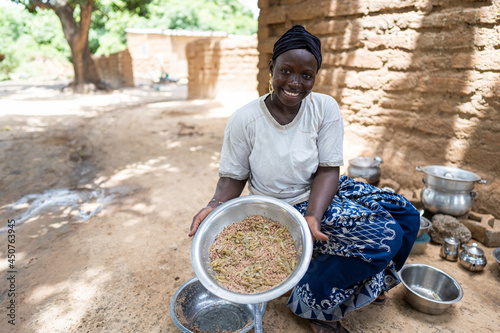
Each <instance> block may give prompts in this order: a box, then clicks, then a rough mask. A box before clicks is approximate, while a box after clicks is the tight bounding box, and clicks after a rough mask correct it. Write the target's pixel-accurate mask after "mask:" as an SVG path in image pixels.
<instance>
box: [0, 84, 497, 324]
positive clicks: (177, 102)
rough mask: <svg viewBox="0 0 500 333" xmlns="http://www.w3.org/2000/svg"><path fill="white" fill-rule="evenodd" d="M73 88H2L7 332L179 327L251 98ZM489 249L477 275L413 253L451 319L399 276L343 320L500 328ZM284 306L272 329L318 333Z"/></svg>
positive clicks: (1, 307) (274, 311)
mask: <svg viewBox="0 0 500 333" xmlns="http://www.w3.org/2000/svg"><path fill="white" fill-rule="evenodd" d="M64 84H65V83H64V82H51V83H47V82H41V83H37V82H28V83H27V82H12V81H9V82H2V83H0V165H1V167H0V172H1V178H0V189H1V191H2V192H1V193H2V195H1V196H0V221H2V222H1V226H2V229H1V233H0V245H1V246H0V272H1V273H2V276H3V278H2V282H0V285H1V287H0V331H2V332H40V333H45V332H178V331H179V330H178V329H177V327H176V326H175V324H174V323H173V321H172V320H171V318H170V313H169V303H170V300H171V297H172V295H173V294H174V293H175V291H176V290H177V289H178V288H179V287H180V286H181V285H182V284H183V283H184V282H185V281H187V280H189V279H190V278H192V277H193V276H194V272H193V269H192V267H191V262H190V244H191V239H190V238H189V237H188V236H187V234H188V229H189V226H190V224H191V220H192V216H193V215H194V214H195V213H196V212H197V211H198V210H199V209H200V208H201V207H203V206H205V204H206V203H207V201H208V200H209V199H210V198H211V195H212V193H213V190H214V186H215V184H216V181H217V163H218V159H219V151H220V148H221V144H222V138H223V130H224V126H225V123H226V121H227V118H228V117H229V115H230V114H231V112H233V111H234V110H235V109H236V108H237V107H239V106H241V105H243V104H244V103H245V102H246V100H245V99H243V98H241V96H239V97H238V99H230V98H226V99H224V100H223V101H186V100H185V96H186V87H185V86H182V85H164V86H159V87H158V89H155V87H140V88H134V89H124V90H120V91H115V92H112V93H94V94H87V95H72V94H70V93H67V92H64V91H62V90H61V88H62V87H63V86H64ZM254 97H256V96H254V95H253V94H251V93H250V94H248V96H247V100H248V101H249V100H251V99H253V98H254ZM9 222H10V223H9ZM9 231H10V232H11V233H10V235H15V237H10V238H8V235H9ZM12 232H15V233H12ZM11 240H14V241H15V243H10V245H12V247H10V252H9V241H11ZM480 246H481V244H480ZM483 248H484V247H483ZM484 249H485V250H486V255H487V258H488V261H489V263H488V265H487V267H486V269H485V270H484V271H483V272H479V273H472V272H469V271H466V270H464V269H462V268H461V267H460V266H459V264H458V263H456V262H448V261H444V260H442V259H441V258H440V257H439V247H438V246H437V245H433V244H431V245H429V246H428V248H427V249H426V251H425V253H424V254H422V255H412V256H411V257H410V258H409V261H408V262H420V263H426V264H431V265H433V266H436V267H438V268H440V269H442V270H444V271H446V272H447V273H449V274H450V275H452V276H453V277H454V278H456V279H457V280H458V281H459V283H460V284H461V285H462V287H463V289H464V297H463V299H462V300H461V301H460V302H459V303H457V304H455V305H453V306H451V307H450V308H449V309H448V310H446V311H445V312H444V313H443V314H441V315H428V314H424V313H421V312H418V311H417V310H415V309H413V308H412V307H411V306H409V305H408V304H407V303H406V301H405V300H404V298H403V294H404V287H403V286H402V285H399V286H398V287H396V288H395V289H393V290H392V291H391V292H390V293H389V294H388V298H389V299H388V302H387V303H386V304H385V305H382V306H378V305H369V306H366V307H365V308H363V309H360V310H358V311H355V312H352V313H350V314H348V315H347V317H346V318H345V319H344V320H343V324H344V325H345V327H347V328H348V329H349V330H350V331H351V332H494V331H497V332H498V330H499V328H500V287H499V286H500V267H499V265H498V264H496V263H495V262H494V260H493V257H492V255H491V250H492V249H488V248H484ZM9 254H14V255H15V258H14V259H13V260H11V261H9V260H8V258H7V256H8V255H9ZM11 258H13V257H11ZM10 265H12V266H10ZM10 272H13V273H10ZM12 277H13V278H12ZM9 278H10V280H9ZM286 301H287V299H286V297H285V296H283V297H279V298H277V299H275V300H272V301H270V302H269V303H268V305H267V311H266V312H265V314H264V318H263V328H264V332H291V333H295V332H297V333H298V332H308V331H309V327H308V324H307V322H306V321H304V320H302V319H300V318H298V317H296V316H294V315H293V314H292V313H291V312H290V311H289V310H288V308H287V307H286ZM11 302H15V303H14V304H15V307H14V310H13V311H12V306H11V304H12V303H11ZM8 307H11V309H9V308H8ZM12 314H13V315H14V317H12V316H10V317H9V315H12ZM9 320H14V321H13V323H15V325H12V324H11V323H9Z"/></svg>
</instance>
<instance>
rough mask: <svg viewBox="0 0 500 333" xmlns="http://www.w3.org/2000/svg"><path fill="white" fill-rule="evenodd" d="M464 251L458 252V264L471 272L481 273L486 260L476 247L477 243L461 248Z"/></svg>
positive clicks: (481, 251) (482, 252)
mask: <svg viewBox="0 0 500 333" xmlns="http://www.w3.org/2000/svg"><path fill="white" fill-rule="evenodd" d="M463 248H464V250H463V251H462V252H460V255H459V258H460V264H462V266H463V267H465V268H466V269H468V270H469V271H471V272H479V271H482V270H483V268H484V267H485V266H486V263H487V260H486V257H485V255H484V251H483V250H481V249H480V248H479V247H477V243H472V245H470V246H467V245H464V246H463Z"/></svg>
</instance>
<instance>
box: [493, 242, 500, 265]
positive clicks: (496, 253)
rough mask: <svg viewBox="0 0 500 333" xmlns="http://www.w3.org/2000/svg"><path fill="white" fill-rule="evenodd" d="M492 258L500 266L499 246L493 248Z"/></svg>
mask: <svg viewBox="0 0 500 333" xmlns="http://www.w3.org/2000/svg"><path fill="white" fill-rule="evenodd" d="M493 259H495V261H496V262H497V264H498V267H500V247H497V248H496V249H494V250H493Z"/></svg>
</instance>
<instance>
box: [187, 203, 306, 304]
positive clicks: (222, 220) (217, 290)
mask: <svg viewBox="0 0 500 333" xmlns="http://www.w3.org/2000/svg"><path fill="white" fill-rule="evenodd" d="M252 215H261V216H264V217H265V218H268V219H271V220H273V221H274V222H278V223H280V224H281V225H284V226H287V227H288V230H289V231H290V233H291V235H292V237H293V238H294V239H295V247H296V249H297V257H296V260H297V265H296V267H295V269H294V270H293V271H292V273H291V275H290V276H289V277H288V279H287V280H285V281H284V282H283V283H281V284H280V285H278V286H276V287H274V288H273V289H270V290H268V291H265V292H261V293H256V294H241V293H236V292H232V291H229V290H227V289H225V288H224V287H222V286H221V285H220V284H219V283H218V282H217V280H215V279H214V277H213V276H214V275H215V274H214V271H213V270H212V267H211V266H210V258H209V253H208V248H209V246H210V245H211V244H212V243H213V242H214V240H215V237H216V236H217V235H218V234H219V233H220V232H222V230H223V229H224V227H226V226H228V225H230V224H232V223H235V222H241V221H242V220H243V219H244V218H246V217H247V216H252ZM312 250H313V242H312V236H311V232H310V231H309V227H308V225H307V222H306V220H305V219H304V217H303V216H302V215H301V214H300V213H299V212H298V211H297V210H296V209H295V208H293V206H291V205H289V204H287V203H285V202H283V201H280V200H278V199H274V198H271V197H266V196H260V195H249V196H244V197H239V198H236V199H233V200H230V201H228V202H226V203H224V204H222V205H220V206H219V207H217V208H216V209H214V210H213V211H212V212H211V213H210V214H209V215H208V216H207V217H206V218H205V220H204V221H203V223H202V224H201V225H200V227H199V228H198V230H197V232H196V234H195V236H194V239H193V242H192V243H191V264H192V265H193V269H194V272H195V274H196V276H197V277H198V279H199V280H200V282H201V283H202V284H203V286H205V288H207V289H208V290H209V291H210V292H212V293H213V294H215V295H217V296H218V297H221V298H224V299H227V300H230V301H232V302H235V303H241V304H257V303H262V302H267V301H270V300H272V299H275V298H277V297H279V296H281V295H283V294H284V293H286V292H287V291H288V290H290V289H292V288H293V287H294V286H295V285H296V284H297V283H298V282H299V281H300V279H301V278H302V277H303V276H304V274H305V273H306V271H307V268H308V267H309V262H310V261H311V256H312Z"/></svg>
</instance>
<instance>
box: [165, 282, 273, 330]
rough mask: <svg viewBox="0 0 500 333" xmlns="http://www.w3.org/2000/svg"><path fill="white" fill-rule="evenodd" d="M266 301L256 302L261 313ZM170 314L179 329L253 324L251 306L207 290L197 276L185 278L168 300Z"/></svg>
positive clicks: (248, 326)
mask: <svg viewBox="0 0 500 333" xmlns="http://www.w3.org/2000/svg"><path fill="white" fill-rule="evenodd" d="M265 310H266V303H261V304H260V312H261V313H264V311H265ZM170 317H171V318H172V321H173V322H174V324H175V325H176V326H177V327H178V328H179V330H180V331H181V332H184V333H191V332H193V330H194V328H195V327H197V328H198V330H200V331H202V332H207V331H209V332H219V331H220V332H222V331H224V332H226V331H229V332H238V333H243V332H248V331H249V330H251V329H252V328H253V327H254V314H253V308H252V306H251V305H248V304H236V303H233V302H230V301H227V300H224V299H221V298H219V297H217V296H215V295H213V294H212V293H210V292H209V291H208V290H207V289H205V287H203V285H202V284H201V283H200V281H199V280H198V278H197V277H194V278H192V279H190V280H189V281H187V282H185V283H184V284H183V285H182V286H181V287H180V288H179V289H177V291H176V292H175V294H174V296H172V300H171V301H170Z"/></svg>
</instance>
